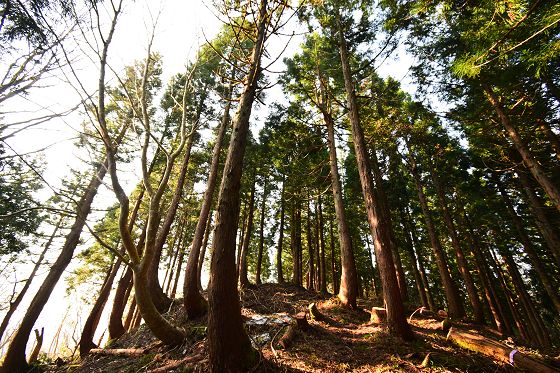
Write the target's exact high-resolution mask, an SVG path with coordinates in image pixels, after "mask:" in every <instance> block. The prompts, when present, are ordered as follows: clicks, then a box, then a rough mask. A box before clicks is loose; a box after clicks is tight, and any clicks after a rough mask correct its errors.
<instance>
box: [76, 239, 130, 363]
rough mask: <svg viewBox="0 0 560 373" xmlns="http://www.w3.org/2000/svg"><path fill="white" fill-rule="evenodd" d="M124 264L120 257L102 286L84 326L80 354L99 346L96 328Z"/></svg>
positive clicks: (122, 252) (82, 354) (122, 251)
mask: <svg viewBox="0 0 560 373" xmlns="http://www.w3.org/2000/svg"><path fill="white" fill-rule="evenodd" d="M122 254H124V249H123V250H121V255H122ZM121 264H122V259H121V258H120V257H119V258H117V261H116V262H115V263H114V264H113V265H112V267H111V270H110V271H109V273H108V274H107V278H106V279H105V282H104V283H103V286H102V287H101V291H100V292H99V295H98V296H97V299H96V300H95V303H94V304H93V307H92V309H91V311H90V313H89V315H88V317H87V319H86V322H85V324H84V327H83V328H82V335H81V336H80V342H79V345H80V356H84V355H86V354H87V353H88V352H89V350H91V349H92V348H97V347H98V346H97V345H96V344H95V343H94V342H93V336H94V334H95V330H96V329H97V325H98V324H99V319H100V318H101V313H102V312H103V308H104V307H105V303H107V299H108V298H109V294H110V293H111V290H112V288H113V281H114V280H115V277H116V276H117V272H118V271H119V269H120V267H121Z"/></svg>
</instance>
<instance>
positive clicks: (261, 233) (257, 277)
mask: <svg viewBox="0 0 560 373" xmlns="http://www.w3.org/2000/svg"><path fill="white" fill-rule="evenodd" d="M266 187H267V180H266V177H265V179H264V186H263V195H262V202H261V221H260V228H259V252H258V255H257V269H256V271H255V283H256V284H257V285H260V284H261V283H262V281H261V267H262V258H263V250H264V218H265V216H264V215H265V212H266V197H267V189H266Z"/></svg>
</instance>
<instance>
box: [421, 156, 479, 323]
mask: <svg viewBox="0 0 560 373" xmlns="http://www.w3.org/2000/svg"><path fill="white" fill-rule="evenodd" d="M428 166H429V168H430V174H431V176H432V181H433V182H434V186H435V187H436V193H437V196H438V202H439V207H440V209H441V211H442V213H443V220H444V222H445V226H446V227H447V232H448V234H449V237H450V238H451V245H452V246H453V249H454V250H455V257H456V258H457V267H458V269H459V273H460V274H461V277H462V278H463V281H464V283H465V287H466V288H467V295H468V297H469V301H470V302H471V306H472V309H473V315H474V321H475V322H476V323H478V324H483V323H484V312H483V310H482V304H481V303H480V298H479V297H478V291H477V289H476V286H475V284H474V280H473V278H472V275H471V272H470V270H469V265H468V262H467V259H466V258H465V254H464V253H463V249H462V248H461V244H460V243H459V237H458V236H457V230H456V228H455V223H454V222H453V218H452V216H451V213H450V212H449V208H448V206H447V201H446V197H445V191H444V189H443V186H442V185H441V182H440V180H439V176H438V175H437V173H436V170H435V168H434V166H433V164H432V161H431V160H430V159H429V160H428Z"/></svg>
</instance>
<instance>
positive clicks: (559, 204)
mask: <svg viewBox="0 0 560 373" xmlns="http://www.w3.org/2000/svg"><path fill="white" fill-rule="evenodd" d="M484 92H485V93H486V97H487V98H488V101H490V103H491V104H492V106H493V107H494V110H495V111H496V114H498V117H499V118H500V121H501V123H502V125H503V126H504V128H505V130H506V132H507V134H508V136H509V138H510V139H511V141H512V142H513V144H514V145H515V148H516V149H517V151H518V152H519V154H520V155H521V158H523V163H524V164H525V166H526V167H527V169H528V170H529V171H531V174H532V175H533V177H534V178H535V180H537V182H538V183H539V184H540V185H541V186H542V188H543V189H544V191H545V192H546V194H547V195H548V197H549V198H550V200H551V202H552V204H553V205H554V206H555V207H556V209H557V210H558V211H560V191H559V190H558V188H557V187H556V185H554V183H553V182H552V181H551V180H550V178H549V177H548V176H547V175H546V172H545V170H544V169H543V168H542V166H541V165H540V164H539V162H538V161H537V160H536V159H535V157H534V156H533V154H532V153H531V150H530V149H529V147H528V146H527V143H526V142H525V141H524V140H523V139H522V138H521V135H520V134H519V132H518V131H517V128H515V126H514V125H513V123H511V121H510V119H509V117H508V116H507V114H506V113H505V111H504V108H503V107H502V104H501V103H500V101H499V99H498V97H497V96H496V94H495V93H494V90H493V89H492V88H490V87H488V86H484Z"/></svg>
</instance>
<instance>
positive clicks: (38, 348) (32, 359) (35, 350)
mask: <svg viewBox="0 0 560 373" xmlns="http://www.w3.org/2000/svg"><path fill="white" fill-rule="evenodd" d="M44 332H45V328H41V333H40V334H39V330H37V329H35V338H36V339H37V343H35V347H34V348H33V351H32V352H31V355H30V356H29V363H30V364H31V363H34V362H35V361H37V357H39V352H40V351H41V347H42V346H43V334H44Z"/></svg>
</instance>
